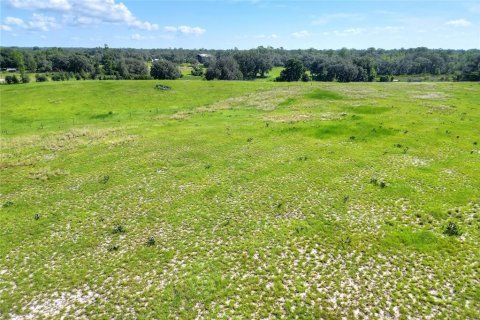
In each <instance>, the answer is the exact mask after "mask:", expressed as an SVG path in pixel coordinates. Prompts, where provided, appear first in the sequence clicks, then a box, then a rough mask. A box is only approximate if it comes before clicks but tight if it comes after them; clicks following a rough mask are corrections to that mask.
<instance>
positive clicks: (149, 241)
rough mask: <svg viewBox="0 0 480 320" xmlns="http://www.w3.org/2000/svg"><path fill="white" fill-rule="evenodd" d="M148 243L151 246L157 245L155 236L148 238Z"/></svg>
mask: <svg viewBox="0 0 480 320" xmlns="http://www.w3.org/2000/svg"><path fill="white" fill-rule="evenodd" d="M147 245H148V246H150V247H151V246H154V245H155V238H154V237H153V236H151V237H150V238H148V241H147Z"/></svg>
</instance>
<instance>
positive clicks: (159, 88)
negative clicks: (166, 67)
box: [155, 84, 172, 91]
mask: <svg viewBox="0 0 480 320" xmlns="http://www.w3.org/2000/svg"><path fill="white" fill-rule="evenodd" d="M155 89H156V90H160V91H168V90H172V88H171V87H169V86H166V85H164V84H156V85H155Z"/></svg>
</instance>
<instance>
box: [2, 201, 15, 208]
mask: <svg viewBox="0 0 480 320" xmlns="http://www.w3.org/2000/svg"><path fill="white" fill-rule="evenodd" d="M11 206H13V202H12V201H7V202H5V203H4V204H3V205H2V207H4V208H8V207H11Z"/></svg>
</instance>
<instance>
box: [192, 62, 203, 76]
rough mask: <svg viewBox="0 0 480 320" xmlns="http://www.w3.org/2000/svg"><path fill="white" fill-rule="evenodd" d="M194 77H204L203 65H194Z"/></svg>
mask: <svg viewBox="0 0 480 320" xmlns="http://www.w3.org/2000/svg"><path fill="white" fill-rule="evenodd" d="M192 76H197V77H201V76H203V68H202V66H201V65H198V64H194V65H192Z"/></svg>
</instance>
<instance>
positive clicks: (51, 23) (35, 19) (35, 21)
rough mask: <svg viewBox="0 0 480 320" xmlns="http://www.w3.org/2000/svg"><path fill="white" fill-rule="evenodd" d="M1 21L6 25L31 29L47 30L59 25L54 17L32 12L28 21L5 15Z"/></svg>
mask: <svg viewBox="0 0 480 320" xmlns="http://www.w3.org/2000/svg"><path fill="white" fill-rule="evenodd" d="M3 22H4V23H5V25H7V26H19V27H21V28H23V29H27V30H31V31H48V30H50V29H54V28H57V27H58V26H59V24H58V23H57V21H56V20H55V18H54V17H49V16H45V15H43V14H37V13H34V14H33V15H32V18H31V19H30V20H29V21H23V20H22V19H20V18H15V17H6V18H5V19H4V20H3ZM9 28H10V30H11V29H12V28H11V27H9Z"/></svg>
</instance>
